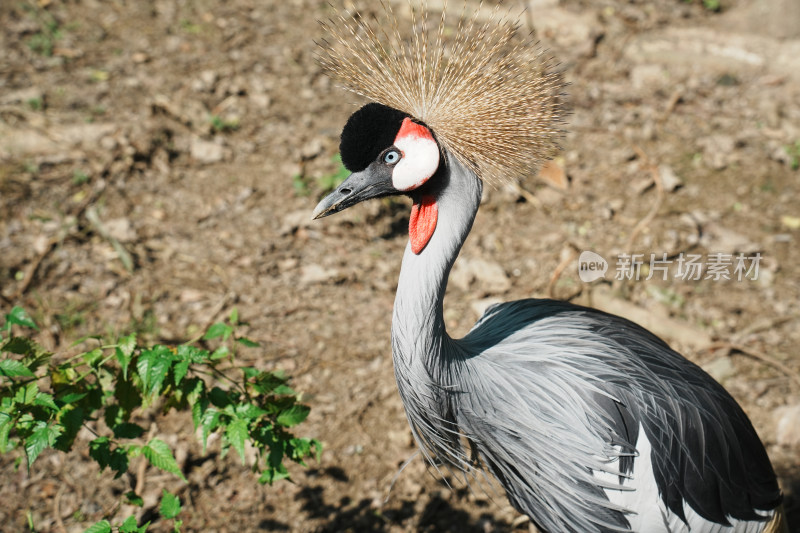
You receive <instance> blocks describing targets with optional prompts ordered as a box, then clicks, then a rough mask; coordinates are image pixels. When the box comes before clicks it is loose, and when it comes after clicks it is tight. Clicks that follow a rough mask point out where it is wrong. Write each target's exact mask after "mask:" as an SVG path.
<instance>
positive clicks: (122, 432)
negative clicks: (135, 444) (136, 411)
mask: <svg viewBox="0 0 800 533" xmlns="http://www.w3.org/2000/svg"><path fill="white" fill-rule="evenodd" d="M111 430H112V431H113V432H114V437H115V438H117V439H135V438H137V437H141V436H142V433H144V428H143V427H142V426H140V425H139V424H134V423H133V422H122V423H120V424H117V425H116V426H114V427H113V428H111Z"/></svg>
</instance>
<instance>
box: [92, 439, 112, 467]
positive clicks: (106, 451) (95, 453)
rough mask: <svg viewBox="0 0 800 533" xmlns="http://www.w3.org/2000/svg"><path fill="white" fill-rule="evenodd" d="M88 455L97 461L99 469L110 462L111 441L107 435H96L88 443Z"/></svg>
mask: <svg viewBox="0 0 800 533" xmlns="http://www.w3.org/2000/svg"><path fill="white" fill-rule="evenodd" d="M89 457H91V458H92V459H94V460H95V461H97V464H99V465H100V469H101V470H105V468H106V467H107V466H108V464H109V463H110V462H111V441H110V440H109V438H108V437H97V438H96V439H94V440H93V441H91V442H90V443H89Z"/></svg>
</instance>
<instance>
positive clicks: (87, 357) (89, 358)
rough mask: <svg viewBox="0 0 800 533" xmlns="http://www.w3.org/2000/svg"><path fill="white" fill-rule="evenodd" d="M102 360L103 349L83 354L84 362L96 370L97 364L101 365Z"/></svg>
mask: <svg viewBox="0 0 800 533" xmlns="http://www.w3.org/2000/svg"><path fill="white" fill-rule="evenodd" d="M102 359H103V350H102V349H101V348H95V349H94V350H90V351H88V352H86V353H84V354H83V362H84V363H86V364H87V365H89V366H90V367H92V368H96V367H97V363H99V362H100V361H101V360H102Z"/></svg>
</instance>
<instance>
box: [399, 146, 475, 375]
mask: <svg viewBox="0 0 800 533" xmlns="http://www.w3.org/2000/svg"><path fill="white" fill-rule="evenodd" d="M448 159H449V166H448V170H447V172H445V173H444V175H443V176H441V179H442V181H441V186H440V187H439V188H438V189H437V190H436V191H435V193H434V196H435V198H436V204H437V208H438V219H437V222H436V229H435V230H434V232H433V235H432V236H431V238H430V240H429V241H428V243H427V245H426V246H425V248H424V249H423V250H422V251H421V252H420V253H414V252H413V251H412V246H411V244H410V243H409V244H408V245H407V246H406V249H405V255H404V256H403V265H402V268H401V269H400V280H399V282H398V286H397V296H396V298H395V303H394V317H393V319H392V348H393V353H394V358H395V363H396V364H399V365H402V366H417V365H420V364H421V365H422V367H425V368H427V369H428V372H431V371H433V367H434V366H436V363H437V362H438V359H439V358H440V355H441V352H442V350H443V349H444V348H445V347H444V346H443V344H447V343H449V342H450V338H449V337H448V336H447V332H446V331H445V325H444V317H443V312H442V303H443V300H444V293H445V289H446V287H447V278H448V276H449V275H450V268H451V267H452V266H453V263H454V262H455V260H456V257H457V256H458V252H459V250H460V249H461V246H462V245H463V244H464V241H465V240H466V238H467V235H468V234H469V231H470V229H471V228H472V223H473V221H474V220H475V215H476V213H477V212H478V207H479V206H480V202H481V192H482V185H481V181H480V179H478V178H477V176H475V174H474V173H472V172H471V171H469V170H467V169H465V168H464V167H463V166H462V165H461V164H460V163H459V162H458V161H457V160H456V159H455V158H454V157H452V156H449V157H448ZM437 178H438V177H437ZM418 368H419V367H418Z"/></svg>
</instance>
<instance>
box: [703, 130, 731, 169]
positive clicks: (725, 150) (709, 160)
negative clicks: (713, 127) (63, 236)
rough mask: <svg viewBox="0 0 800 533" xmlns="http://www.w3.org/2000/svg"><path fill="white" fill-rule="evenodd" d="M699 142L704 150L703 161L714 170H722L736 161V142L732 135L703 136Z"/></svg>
mask: <svg viewBox="0 0 800 533" xmlns="http://www.w3.org/2000/svg"><path fill="white" fill-rule="evenodd" d="M697 144H699V145H700V148H702V150H703V161H705V162H706V164H707V165H708V166H710V167H711V168H713V169H714V170H722V169H723V168H725V167H727V166H728V165H730V164H731V163H734V162H735V161H736V154H735V153H734V148H736V142H735V141H734V139H733V137H731V136H730V135H722V134H718V135H710V136H708V137H702V138H700V139H699V140H698V142H697Z"/></svg>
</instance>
